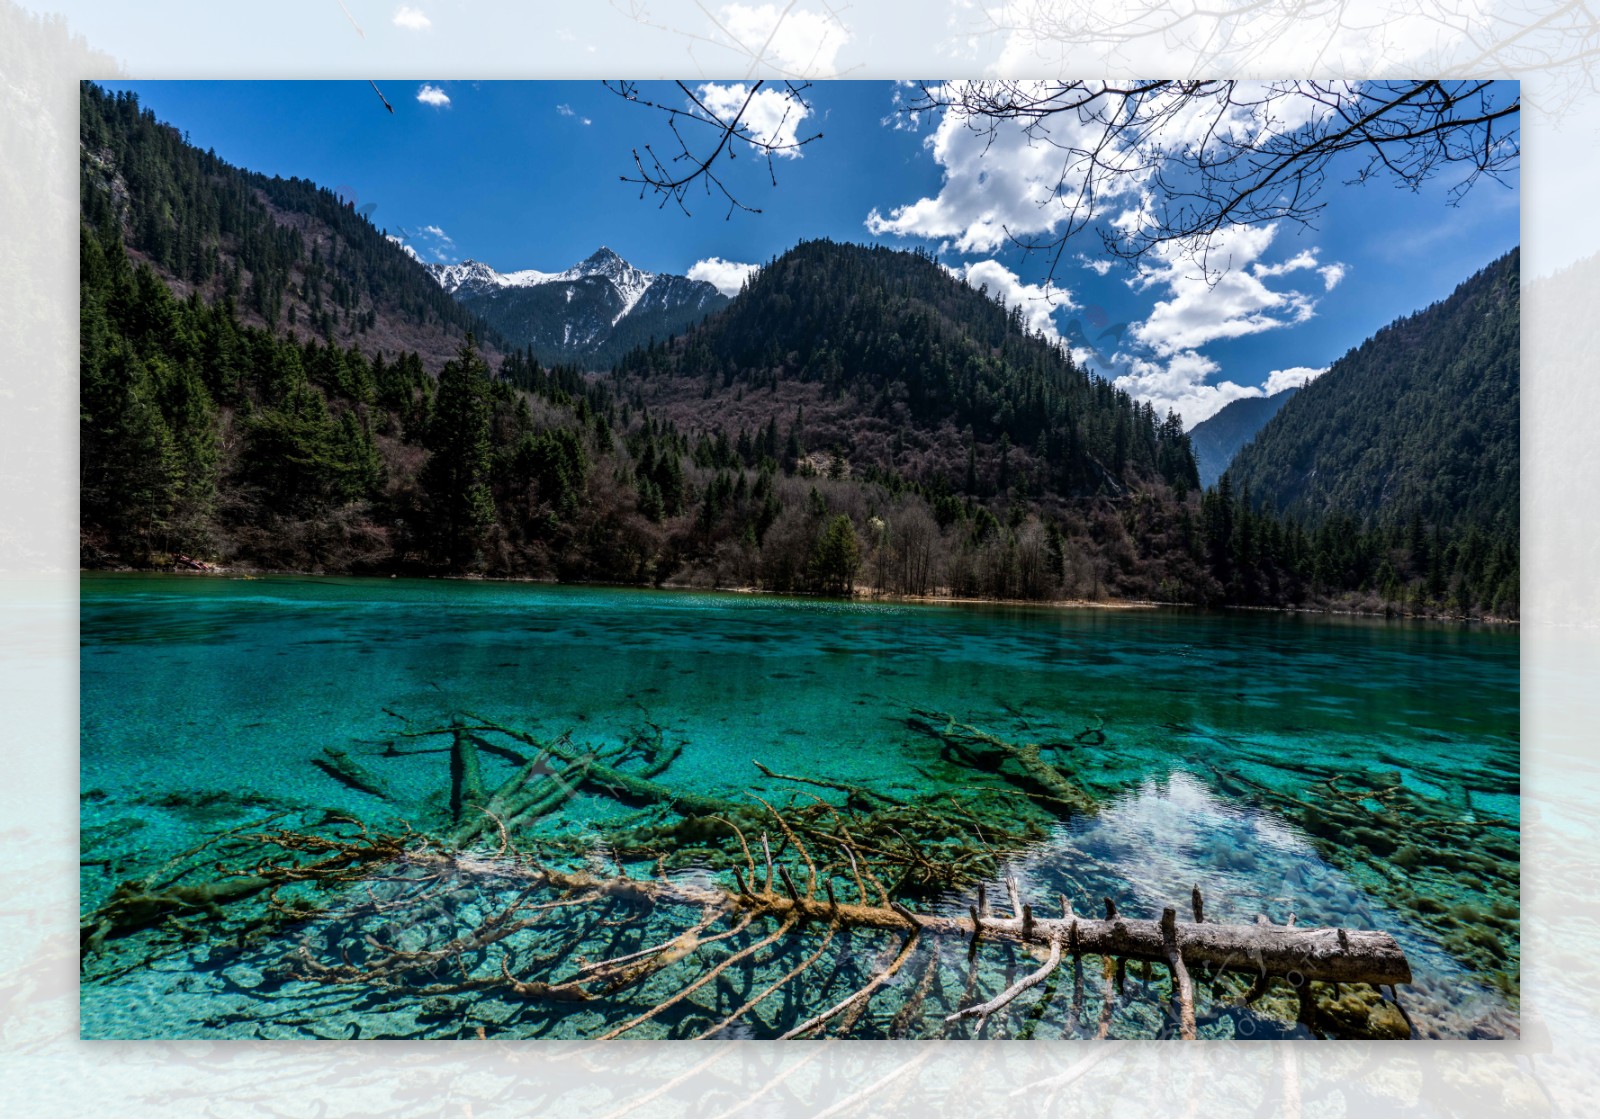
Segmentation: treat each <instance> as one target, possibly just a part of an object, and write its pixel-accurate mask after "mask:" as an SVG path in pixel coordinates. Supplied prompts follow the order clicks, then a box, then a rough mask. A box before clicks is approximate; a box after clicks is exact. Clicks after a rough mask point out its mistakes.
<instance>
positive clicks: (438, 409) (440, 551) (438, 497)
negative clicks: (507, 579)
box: [422, 334, 495, 568]
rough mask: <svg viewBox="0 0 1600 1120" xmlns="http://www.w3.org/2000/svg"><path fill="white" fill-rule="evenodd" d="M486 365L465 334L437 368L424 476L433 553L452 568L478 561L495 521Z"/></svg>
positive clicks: (467, 565)
mask: <svg viewBox="0 0 1600 1120" xmlns="http://www.w3.org/2000/svg"><path fill="white" fill-rule="evenodd" d="M491 412H492V410H491V406H490V402H489V367H488V365H487V364H486V363H485V362H484V360H483V358H482V357H480V356H479V354H478V351H477V346H476V343H475V340H474V339H473V337H472V336H471V335H470V334H469V335H468V336H467V340H466V342H465V343H464V344H463V345H462V347H461V351H460V353H459V354H458V355H457V356H456V358H455V359H454V360H452V361H449V362H446V363H445V365H444V368H443V369H442V370H440V372H439V388H438V391H437V394H436V396H435V399H434V406H433V415H432V418H431V419H430V420H429V423H428V437H427V447H428V451H429V453H430V454H429V457H428V462H427V465H426V466H425V467H424V468H423V472H422V482H423V486H424V488H425V489H426V491H427V494H428V501H429V507H430V510H431V514H432V525H431V528H432V530H433V541H434V555H435V557H436V558H437V559H439V560H442V561H444V562H445V563H448V564H449V565H450V566H452V567H454V568H467V567H470V566H471V565H472V564H474V563H475V562H476V561H477V558H478V553H479V550H480V548H481V547H482V544H483V540H484V535H485V532H486V531H487V530H488V528H489V526H491V525H492V524H494V519H495V509H494V495H493V492H492V491H491V490H490V485H489V482H490V458H491V442H490V438H489V433H490V417H491Z"/></svg>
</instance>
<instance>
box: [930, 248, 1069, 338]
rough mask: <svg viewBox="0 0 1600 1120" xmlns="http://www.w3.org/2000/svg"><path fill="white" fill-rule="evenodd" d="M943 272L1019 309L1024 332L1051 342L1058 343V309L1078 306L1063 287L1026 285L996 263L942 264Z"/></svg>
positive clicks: (1059, 334) (991, 261)
mask: <svg viewBox="0 0 1600 1120" xmlns="http://www.w3.org/2000/svg"><path fill="white" fill-rule="evenodd" d="M945 270H946V271H947V272H949V273H950V274H951V275H952V276H954V277H956V278H957V279H960V280H965V281H966V282H967V283H968V284H970V285H972V287H974V288H978V287H982V286H985V285H986V286H987V287H988V289H989V295H990V297H991V298H993V299H996V300H999V301H1000V302H1002V303H1004V304H1005V305H1006V306H1007V307H1017V306H1021V308H1022V321H1023V322H1024V323H1026V324H1027V326H1028V329H1029V330H1032V331H1034V332H1036V333H1038V334H1042V335H1044V336H1045V337H1046V338H1048V339H1050V340H1051V341H1052V342H1060V341H1061V332H1060V331H1059V330H1058V329H1057V328H1056V322H1055V313H1056V312H1057V311H1058V310H1071V309H1073V308H1075V307H1077V306H1078V305H1077V304H1076V303H1074V302H1073V299H1072V293H1071V292H1069V291H1067V290H1066V289H1065V288H1057V287H1047V286H1046V285H1043V284H1026V283H1024V282H1023V281H1022V278H1021V277H1019V276H1018V275H1017V274H1016V273H1015V272H1012V271H1011V270H1010V269H1009V268H1007V267H1006V266H1005V265H1003V264H1001V263H1000V262H999V261H993V260H990V261H973V262H972V263H971V264H967V265H959V266H956V267H954V268H952V267H950V266H948V265H946V266H945Z"/></svg>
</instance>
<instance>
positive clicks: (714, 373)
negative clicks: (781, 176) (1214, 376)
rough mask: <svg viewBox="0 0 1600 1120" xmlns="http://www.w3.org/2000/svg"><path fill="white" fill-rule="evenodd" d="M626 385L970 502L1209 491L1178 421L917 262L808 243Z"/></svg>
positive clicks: (621, 379) (731, 432) (917, 258)
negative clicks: (780, 429) (792, 436)
mask: <svg viewBox="0 0 1600 1120" xmlns="http://www.w3.org/2000/svg"><path fill="white" fill-rule="evenodd" d="M614 385H615V387H616V388H618V390H619V391H620V392H621V393H623V394H624V395H625V396H628V397H629V398H630V399H633V400H635V401H637V402H638V403H641V404H648V405H649V406H650V407H651V408H655V409H660V410H662V411H664V412H665V413H666V414H667V415H669V416H671V417H672V418H673V419H674V420H675V421H677V422H678V423H679V424H680V425H685V426H689V427H695V428H703V429H706V430H710V429H712V428H716V429H720V430H722V431H723V432H724V433H725V434H726V435H727V437H728V438H730V439H732V438H734V437H736V436H737V437H739V438H741V439H745V438H748V439H754V438H755V437H757V436H759V435H760V434H761V433H762V431H763V430H771V431H776V429H777V426H778V425H780V424H783V425H786V426H798V427H799V428H800V429H801V430H800V431H799V432H798V443H797V445H796V446H794V447H791V448H790V449H789V453H788V455H787V456H786V458H787V460H790V461H792V460H794V459H795V458H796V457H797V452H799V451H801V450H802V447H803V449H804V450H805V451H808V452H811V453H814V454H818V455H820V456H822V457H824V458H825V460H827V461H830V462H831V461H834V460H838V461H840V465H841V466H844V467H847V468H849V469H851V470H854V471H857V472H859V471H861V470H863V469H865V468H869V467H870V468H873V469H876V470H879V471H884V472H889V473H893V474H896V475H899V476H902V477H904V478H906V479H908V480H912V481H915V482H918V483H920V484H923V485H926V486H930V487H935V488H942V489H949V490H953V491H954V492H956V493H959V494H962V495H966V496H971V497H987V496H994V495H1007V494H1010V493H1011V492H1012V491H1015V492H1016V493H1017V494H1018V495H1033V496H1046V495H1049V496H1055V497H1086V496H1089V495H1094V494H1105V495H1126V494H1131V493H1134V492H1138V491H1140V490H1142V489H1145V488H1147V487H1148V486H1149V485H1150V484H1152V483H1157V482H1160V483H1164V484H1165V485H1167V486H1170V487H1173V488H1175V489H1176V490H1177V491H1179V492H1180V493H1181V492H1184V491H1188V490H1194V489H1196V488H1197V486H1198V479H1197V477H1196V474H1195V466H1194V459H1193V455H1192V454H1191V451H1190V448H1189V440H1188V437H1187V436H1185V435H1184V433H1183V430H1182V425H1181V422H1180V421H1179V419H1178V418H1177V417H1176V416H1175V415H1171V414H1169V415H1168V416H1166V417H1160V416H1157V415H1156V413H1155V411H1154V410H1153V409H1152V408H1151V407H1150V406H1149V405H1148V404H1141V403H1138V402H1136V401H1134V400H1133V399H1132V398H1130V397H1129V396H1128V395H1127V394H1126V393H1124V392H1122V391H1121V390H1119V389H1117V388H1116V387H1115V386H1114V385H1112V384H1111V383H1110V382H1108V381H1105V380H1103V379H1101V378H1097V377H1092V376H1090V375H1089V374H1088V373H1086V372H1085V371H1084V370H1082V369H1080V368H1079V367H1078V366H1077V365H1075V364H1074V363H1073V361H1072V359H1071V357H1070V356H1069V354H1068V352H1067V349H1066V347H1065V346H1064V345H1061V344H1058V343H1054V342H1051V341H1048V340H1047V339H1045V338H1043V337H1042V336H1040V335H1037V334H1034V333H1032V332H1030V331H1029V330H1027V329H1026V328H1025V326H1024V324H1023V317H1022V309H1021V308H1020V307H1014V308H1011V309H1009V310H1008V309H1006V308H1005V307H1003V306H1001V305H1000V304H998V303H997V302H996V301H994V300H993V299H991V298H990V297H989V296H988V295H987V294H986V293H984V292H980V291H977V290H974V289H973V288H972V287H970V286H969V285H967V284H966V283H964V282H963V281H961V280H958V279H956V278H955V277H953V276H952V275H950V273H949V272H947V271H946V270H945V269H944V268H942V267H940V266H939V264H938V263H937V262H935V261H934V260H933V258H932V257H931V256H928V255H926V254H923V253H920V252H916V251H911V252H907V251H902V250H894V249H888V248H884V247H867V246H861V245H851V244H840V243H836V242H832V241H809V242H802V243H801V244H800V245H798V246H796V247H795V248H794V249H791V250H790V251H788V252H787V253H785V254H783V255H782V256H781V257H779V258H777V259H776V260H774V261H772V262H770V263H769V264H767V265H766V267H764V268H762V269H761V270H760V272H758V273H757V274H756V275H755V277H754V278H753V279H752V280H751V281H750V282H749V283H748V284H747V286H746V288H745V290H744V292H742V293H741V294H740V296H739V298H738V299H737V300H735V301H734V303H733V304H732V305H731V306H730V307H729V308H728V310H727V311H726V312H725V313H723V314H721V315H718V316H714V317H712V318H711V319H708V320H707V321H706V323H705V324H704V325H702V326H700V327H697V328H695V329H693V330H691V331H689V332H688V333H686V334H685V335H684V336H683V337H681V338H679V339H676V340H673V341H672V342H671V343H656V344H653V345H650V346H647V347H645V348H643V349H640V350H636V351H634V352H633V353H631V354H629V355H627V356H626V357H624V358H623V359H622V361H621V362H620V363H619V364H618V367H617V370H616V373H615V375H614ZM819 465H821V464H820V463H819ZM835 469H836V470H837V469H839V467H835Z"/></svg>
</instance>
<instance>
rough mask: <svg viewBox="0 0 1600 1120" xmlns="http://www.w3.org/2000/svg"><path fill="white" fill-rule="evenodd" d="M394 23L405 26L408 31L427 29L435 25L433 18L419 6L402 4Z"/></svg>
mask: <svg viewBox="0 0 1600 1120" xmlns="http://www.w3.org/2000/svg"><path fill="white" fill-rule="evenodd" d="M394 25H395V26H396V27H403V28H405V29H406V30H407V31H426V30H428V28H430V27H432V26H433V20H431V19H429V18H428V17H427V15H426V13H424V12H423V11H422V10H421V9H419V8H412V7H408V6H406V5H402V6H401V7H400V10H399V11H397V12H395V14H394Z"/></svg>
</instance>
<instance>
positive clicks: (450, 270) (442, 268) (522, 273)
mask: <svg viewBox="0 0 1600 1120" xmlns="http://www.w3.org/2000/svg"><path fill="white" fill-rule="evenodd" d="M427 267H428V271H429V272H431V273H433V277H434V279H435V280H437V281H439V286H440V287H442V288H443V289H444V290H445V291H447V292H450V293H452V294H454V293H455V292H458V291H460V290H462V289H463V288H464V289H466V290H467V291H469V292H485V291H490V290H492V289H495V288H528V287H532V286H533V285H535V284H556V283H569V282H571V281H574V280H583V279H585V278H587V277H590V276H598V277H601V278H602V279H605V280H608V281H610V282H611V286H612V287H613V288H615V289H616V292H617V295H618V296H620V297H621V299H622V310H621V311H619V312H618V313H617V315H616V316H615V318H613V319H612V320H611V322H612V325H613V326H614V325H616V324H617V323H618V322H620V321H621V320H622V318H623V316H625V315H627V314H628V312H630V311H632V310H633V309H634V306H635V305H636V304H638V302H639V300H640V299H641V298H643V296H644V293H645V290H646V289H647V288H649V287H650V285H651V284H652V283H654V282H655V279H656V277H655V274H654V273H650V272H645V271H644V270H643V269H639V268H634V267H633V265H631V264H629V263H628V262H627V261H625V260H623V259H622V258H621V257H620V256H618V255H617V254H616V253H615V252H613V251H612V250H611V249H608V248H607V247H606V246H604V245H602V246H600V248H599V249H597V250H595V251H594V252H593V253H591V254H590V255H589V256H588V257H587V258H585V259H584V260H581V261H579V262H578V263H577V264H575V265H573V266H572V267H571V268H569V269H566V270H565V271H563V272H540V271H539V270H538V269H534V268H525V269H521V270H519V271H517V272H496V271H495V270H494V269H492V268H490V267H489V266H488V265H486V264H484V263H483V262H482V261H475V260H471V259H468V260H464V261H462V262H461V263H460V264H430V265H428V266H427Z"/></svg>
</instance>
